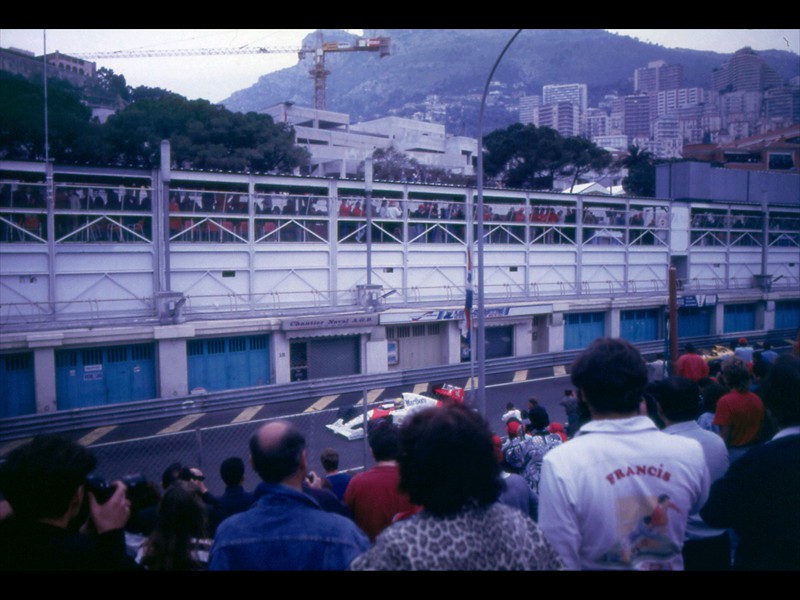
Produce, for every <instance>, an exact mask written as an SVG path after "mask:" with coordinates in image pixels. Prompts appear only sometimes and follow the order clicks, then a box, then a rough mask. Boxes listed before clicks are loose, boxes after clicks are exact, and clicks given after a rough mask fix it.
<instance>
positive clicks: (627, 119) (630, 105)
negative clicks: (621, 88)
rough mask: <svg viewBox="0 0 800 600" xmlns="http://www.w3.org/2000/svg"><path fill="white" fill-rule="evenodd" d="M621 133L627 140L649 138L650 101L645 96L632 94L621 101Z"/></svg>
mask: <svg viewBox="0 0 800 600" xmlns="http://www.w3.org/2000/svg"><path fill="white" fill-rule="evenodd" d="M622 112H623V116H624V124H623V133H624V134H625V135H627V136H628V138H642V137H649V136H650V99H649V97H648V96H647V94H633V95H630V96H625V98H624V99H623V110H622Z"/></svg>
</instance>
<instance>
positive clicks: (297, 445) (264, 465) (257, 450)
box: [250, 423, 306, 483]
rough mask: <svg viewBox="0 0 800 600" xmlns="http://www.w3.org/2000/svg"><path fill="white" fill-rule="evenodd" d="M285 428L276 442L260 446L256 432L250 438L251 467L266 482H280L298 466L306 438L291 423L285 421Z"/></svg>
mask: <svg viewBox="0 0 800 600" xmlns="http://www.w3.org/2000/svg"><path fill="white" fill-rule="evenodd" d="M285 425H286V430H285V431H284V432H283V435H282V436H281V438H280V439H279V440H278V441H277V443H275V444H273V445H271V446H270V447H269V448H262V446H261V444H260V442H259V439H258V432H256V433H254V434H253V436H252V437H251V438H250V455H251V456H252V458H253V468H254V469H255V471H256V473H258V474H259V476H260V477H261V479H263V480H264V481H265V482H267V483H280V482H281V481H283V480H284V479H286V478H287V477H289V476H290V475H291V474H292V473H294V472H295V471H297V468H298V467H299V466H300V458H301V456H302V453H303V450H304V449H305V447H306V439H305V438H304V437H303V434H302V433H300V432H299V431H298V430H297V429H296V428H295V427H294V426H293V425H292V424H291V423H285Z"/></svg>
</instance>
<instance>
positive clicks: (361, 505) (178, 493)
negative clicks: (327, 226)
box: [0, 338, 800, 571]
mask: <svg viewBox="0 0 800 600" xmlns="http://www.w3.org/2000/svg"><path fill="white" fill-rule="evenodd" d="M742 342H743V343H741V344H739V346H740V347H744V348H747V349H750V350H752V356H749V352H745V353H744V355H745V356H742V354H743V353H739V355H738V356H737V355H735V354H731V356H728V357H727V358H725V359H724V360H723V361H722V363H721V365H720V368H719V369H714V370H712V371H711V372H710V373H709V374H708V375H707V376H703V377H700V378H699V379H698V380H697V381H693V380H692V379H690V378H689V377H686V376H684V375H681V374H680V372H677V371H678V370H676V373H675V374H673V375H669V374H666V375H665V376H664V377H660V378H657V379H652V378H650V380H648V379H649V378H648V368H647V363H646V361H645V360H644V358H643V357H642V355H641V354H640V353H639V351H638V350H637V349H636V348H635V347H634V346H633V345H631V344H630V343H629V342H627V341H625V340H622V339H614V338H601V339H598V340H596V341H595V342H593V343H592V344H591V345H590V346H589V347H588V348H587V349H586V350H585V351H584V352H582V353H581V354H580V355H579V356H578V357H577V359H576V360H575V362H574V364H573V365H572V368H571V374H570V377H571V382H572V385H573V387H574V389H570V390H567V391H568V392H569V393H565V397H564V400H563V401H562V404H561V406H563V408H564V416H565V417H566V418H565V419H564V421H565V423H564V424H565V425H566V427H564V426H561V427H553V426H554V425H556V423H553V422H551V420H550V417H549V415H548V414H547V411H546V410H545V409H544V407H542V406H540V404H539V402H538V400H537V399H536V398H529V399H528V402H527V408H526V409H524V410H522V409H517V408H516V407H515V406H514V402H509V403H508V405H507V406H506V412H505V413H504V415H503V417H502V426H503V430H502V431H501V432H500V433H501V434H503V435H502V437H501V435H498V433H497V432H495V431H493V429H492V427H491V426H490V425H489V423H488V422H487V421H486V419H485V418H484V417H482V416H481V415H479V414H478V413H477V412H476V411H474V410H472V409H470V408H469V407H465V406H462V405H452V406H442V407H436V408H429V409H425V410H422V411H419V412H417V413H414V414H413V415H411V416H410V417H408V418H407V419H405V421H404V422H403V423H402V424H401V425H400V426H396V425H394V424H392V423H391V422H389V421H384V422H381V423H379V424H377V425H376V426H375V427H370V429H369V431H368V441H369V446H370V449H371V451H372V454H373V458H374V466H373V467H372V468H370V469H368V470H366V471H363V472H361V473H358V474H356V475H354V476H353V475H352V474H351V473H342V472H340V471H339V456H338V453H337V452H336V451H335V450H333V449H331V448H326V449H324V450H323V451H322V452H321V453H320V455H319V456H318V457H316V458H318V459H319V461H320V464H322V465H323V469H324V474H323V475H317V474H316V473H315V472H314V471H313V469H311V467H310V462H311V457H310V456H309V449H308V447H307V445H306V440H305V438H304V436H303V435H302V434H301V433H300V432H299V431H298V430H297V429H296V428H295V427H294V426H293V425H292V424H291V423H290V422H288V421H282V420H279V421H270V422H268V423H266V424H265V425H263V426H261V427H260V428H259V429H258V430H257V431H256V432H255V433H254V434H253V436H252V438H251V439H250V442H249V447H248V448H246V449H245V448H242V449H241V450H242V451H243V452H244V451H247V453H248V454H249V463H250V465H251V466H252V469H253V470H254V471H255V473H256V474H257V475H258V477H259V479H260V481H259V482H258V484H257V485H255V487H254V488H253V491H252V492H250V491H247V489H246V483H247V480H246V471H247V469H246V463H245V460H244V459H243V458H241V457H239V456H231V457H230V458H227V459H226V460H224V461H223V462H222V463H221V465H220V467H219V468H220V474H221V477H222V479H223V481H224V483H225V490H224V491H223V493H222V494H220V495H214V494H212V493H211V491H210V490H208V488H207V487H206V485H205V475H204V473H203V471H202V470H201V469H199V468H197V467H193V466H191V465H181V464H179V463H172V464H170V465H168V466H167V467H166V468H165V470H164V472H163V476H162V481H161V488H160V489H158V488H156V486H155V485H153V484H152V483H149V482H143V481H136V480H133V481H131V480H129V479H125V480H123V481H116V482H113V483H112V484H110V485H105V486H101V485H98V483H97V482H96V477H93V473H94V472H95V469H96V467H97V464H96V459H95V457H94V455H93V454H92V452H91V450H89V449H87V448H84V447H82V446H80V445H78V444H76V443H74V442H71V441H68V440H66V439H63V438H60V437H57V436H40V437H37V438H35V439H34V440H32V441H31V442H29V443H27V444H24V445H22V446H20V447H18V448H17V449H15V450H14V451H12V452H11V453H10V455H9V456H8V458H7V460H6V461H5V463H3V465H2V467H1V468H0V570H4V571H17V570H132V571H134V570H150V571H155V570H166V571H182V570H189V571H203V570H220V571H229V570H235V571H239V570H346V569H350V570H462V571H466V570H562V569H569V570H630V569H637V570H690V571H692V570H702V571H726V570H731V569H743V570H744V569H758V570H783V569H789V570H797V569H800V543H799V542H798V540H799V539H800V516H798V511H797V506H798V505H800V398H799V397H798V395H797V389H798V388H799V387H800V356H798V355H797V354H798V353H797V352H795V353H794V354H783V355H778V354H777V353H774V352H773V351H772V350H771V348H770V347H769V346H767V345H764V346H762V347H761V348H760V349H759V348H753V347H751V346H749V345H747V343H746V340H743V341H742ZM690 354H693V353H690ZM695 356H698V355H696V354H695ZM743 358H751V359H752V360H751V362H750V363H746V362H744V360H743ZM756 364H760V365H761V368H763V373H762V376H761V377H760V380H759V382H758V387H757V391H753V386H754V385H755V380H754V378H753V377H752V370H753V367H754V365H756ZM712 397H713V400H712V401H710V399H711V398H712ZM709 417H710V419H709ZM558 425H562V424H561V423H558ZM567 432H569V434H567ZM248 487H249V486H248Z"/></svg>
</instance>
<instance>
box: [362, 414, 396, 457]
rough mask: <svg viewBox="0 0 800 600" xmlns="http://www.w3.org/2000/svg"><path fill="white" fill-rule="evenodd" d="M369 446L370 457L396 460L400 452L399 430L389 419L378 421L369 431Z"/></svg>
mask: <svg viewBox="0 0 800 600" xmlns="http://www.w3.org/2000/svg"><path fill="white" fill-rule="evenodd" d="M369 448H370V450H372V457H373V458H374V459H375V460H376V461H378V462H381V461H385V460H397V456H398V454H399V453H400V438H399V431H398V428H397V426H396V425H394V424H393V423H391V422H390V421H380V422H378V423H376V424H375V425H373V426H372V427H371V428H370V431H369Z"/></svg>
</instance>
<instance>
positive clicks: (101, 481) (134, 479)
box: [86, 473, 147, 504]
mask: <svg viewBox="0 0 800 600" xmlns="http://www.w3.org/2000/svg"><path fill="white" fill-rule="evenodd" d="M119 481H121V482H122V483H124V484H125V487H126V488H127V490H126V492H125V494H126V495H127V497H128V499H129V500H130V499H131V497H132V496H133V495H135V493H136V492H137V490H138V489H140V488H143V487H146V486H147V480H146V479H145V477H144V475H142V474H140V473H136V474H133V475H125V476H123V477H120V478H119ZM116 488H117V486H116V485H114V484H113V483H111V482H110V481H107V480H106V479H105V478H103V477H101V476H100V475H95V474H93V475H89V476H88V477H87V478H86V489H87V491H90V492H92V494H94V497H95V498H96V499H97V502H98V503H99V504H105V503H106V502H108V499H109V498H111V496H113V495H114V490H116Z"/></svg>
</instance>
